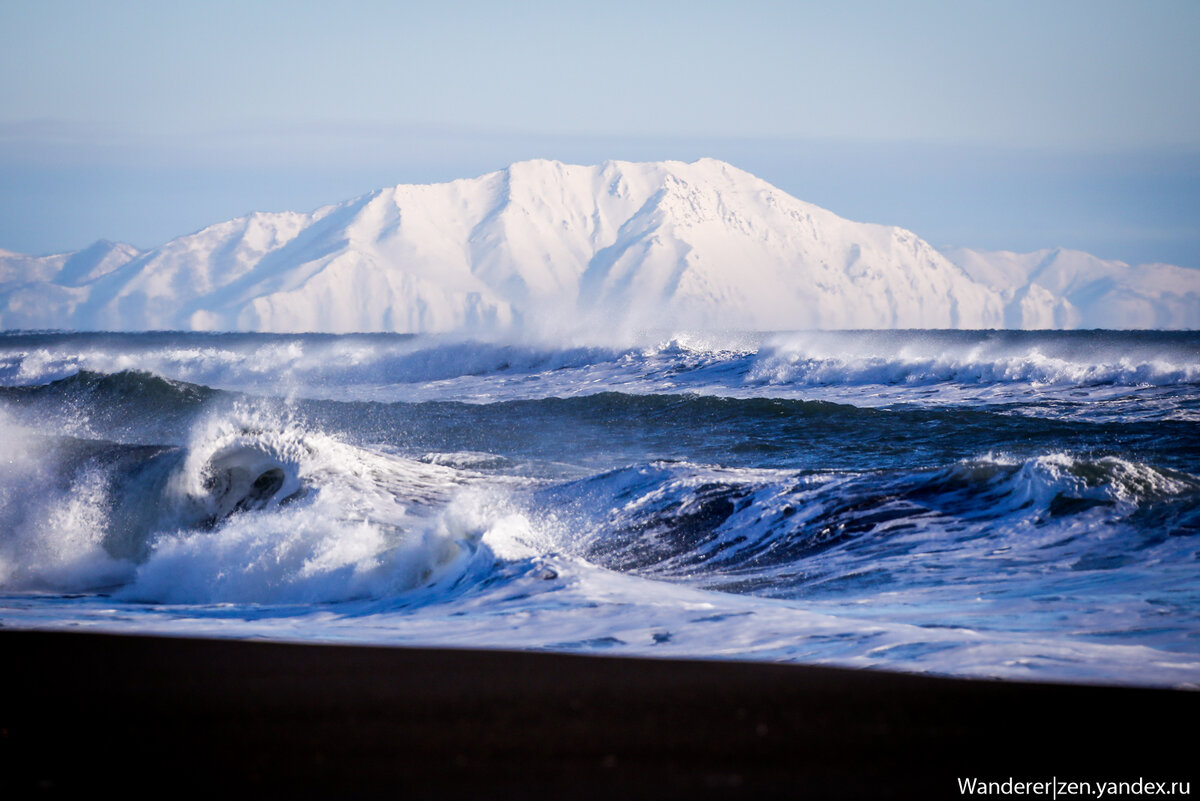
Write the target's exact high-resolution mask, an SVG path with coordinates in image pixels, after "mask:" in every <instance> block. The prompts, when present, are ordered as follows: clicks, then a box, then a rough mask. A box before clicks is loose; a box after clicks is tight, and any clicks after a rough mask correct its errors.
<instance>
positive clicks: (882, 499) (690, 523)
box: [540, 453, 1200, 597]
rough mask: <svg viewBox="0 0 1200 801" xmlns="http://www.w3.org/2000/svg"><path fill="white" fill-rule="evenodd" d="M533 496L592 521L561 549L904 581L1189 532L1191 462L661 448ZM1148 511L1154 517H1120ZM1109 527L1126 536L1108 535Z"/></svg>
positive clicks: (1143, 556)
mask: <svg viewBox="0 0 1200 801" xmlns="http://www.w3.org/2000/svg"><path fill="white" fill-rule="evenodd" d="M540 496H541V497H542V499H543V502H545V503H550V504H553V505H557V506H561V507H564V508H569V509H571V510H573V513H574V515H578V516H579V517H582V518H583V519H584V520H586V521H587V525H584V526H578V527H576V530H579V531H583V532H586V533H585V534H582V535H579V536H575V537H574V538H569V539H573V541H572V543H571V547H572V548H573V549H574V550H576V551H577V552H579V553H582V554H585V555H586V557H587V558H588V559H590V560H592V561H594V562H596V563H598V564H602V565H605V566H607V567H611V568H615V569H619V570H630V571H635V572H639V573H643V574H647V575H654V576H657V577H664V578H682V579H686V580H688V581H691V582H698V583H700V584H701V585H703V586H708V587H714V588H719V589H724V590H737V591H750V592H760V593H766V594H768V595H774V596H779V597H796V596H803V595H810V594H812V593H814V592H822V591H824V590H826V589H827V588H829V587H831V586H832V587H838V588H840V587H841V586H842V585H843V584H845V583H846V582H847V580H848V579H852V578H854V577H857V576H865V575H869V576H870V583H872V584H875V585H881V584H897V585H903V586H907V587H909V588H912V587H918V586H922V585H925V584H929V583H931V582H932V583H936V584H942V583H944V582H945V581H954V580H962V579H963V578H964V577H965V576H972V579H971V580H972V581H974V582H979V581H980V577H979V576H978V575H974V571H972V570H971V569H970V567H969V561H970V560H978V561H979V562H981V563H983V562H986V561H987V560H988V559H989V557H992V556H995V555H997V554H1000V553H1003V554H1005V557H1004V558H1005V560H1016V561H1024V562H1026V563H1028V564H1029V565H1031V566H1032V565H1040V566H1041V567H1040V568H1039V569H1052V568H1056V567H1057V566H1067V567H1069V568H1071V569H1085V568H1086V569H1106V567H1115V566H1123V565H1129V564H1132V563H1134V562H1138V561H1144V560H1147V559H1154V558H1159V556H1160V554H1157V553H1156V551H1155V548H1156V547H1157V546H1160V545H1163V544H1164V543H1167V542H1168V541H1169V540H1170V538H1172V537H1188V536H1191V535H1195V534H1198V533H1200V480H1197V478H1195V477H1194V476H1191V475H1188V474H1184V473H1179V472H1175V471H1170V470H1161V469H1157V468H1154V467H1150V466H1148V465H1142V464H1137V463H1131V462H1127V461H1124V460H1121V459H1116V458H1112V457H1103V458H1099V459H1089V458H1079V457H1072V456H1070V455H1068V454H1061V453H1060V454H1049V455H1046V456H1039V457H1036V458H1032V459H1026V460H1012V459H1006V458H1002V457H985V458H981V459H974V460H970V461H965V462H960V463H956V464H953V465H949V466H946V467H942V468H939V469H932V470H920V471H872V472H867V473H849V474H848V473H815V472H805V473H800V474H795V473H790V472H788V471H778V470H731V469H723V468H714V467H707V466H703V465H695V464H687V463H671V462H656V463H653V464H650V465H643V466H636V467H629V468H624V469H620V470H614V471H611V472H608V473H605V474H602V475H599V476H595V477H592V478H588V479H584V480H581V481H577V482H571V483H569V484H565V485H560V486H556V487H553V488H550V489H547V490H543V491H542V492H541V493H540ZM1147 515H1151V516H1153V517H1154V525H1153V527H1150V528H1147V527H1145V526H1133V525H1129V523H1130V521H1131V520H1133V519H1136V518H1138V517H1139V516H1141V517H1145V516H1147ZM1143 522H1144V521H1143ZM1114 527H1115V528H1118V529H1123V530H1124V531H1126V534H1125V535H1124V536H1119V537H1117V538H1115V539H1114V538H1113V537H1112V529H1113V528H1114ZM1185 547H1187V548H1191V547H1193V546H1191V544H1190V543H1188V544H1187V545H1186V546H1185ZM914 560H915V561H914ZM934 566H936V567H937V569H938V571H940V574H939V573H935V572H933V570H932V568H933V567H934ZM979 567H980V569H981V572H983V573H985V574H986V567H985V566H984V565H983V564H981V565H980V566H979Z"/></svg>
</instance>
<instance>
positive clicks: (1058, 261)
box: [946, 248, 1200, 328]
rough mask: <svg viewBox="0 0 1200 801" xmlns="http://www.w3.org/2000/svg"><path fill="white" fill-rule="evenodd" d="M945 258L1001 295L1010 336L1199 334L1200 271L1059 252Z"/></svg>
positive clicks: (963, 252) (961, 253)
mask: <svg viewBox="0 0 1200 801" xmlns="http://www.w3.org/2000/svg"><path fill="white" fill-rule="evenodd" d="M946 255H947V257H948V258H950V259H951V260H952V261H953V262H954V263H956V264H958V265H959V266H961V267H962V268H963V269H964V270H966V272H967V274H968V275H970V276H971V277H972V278H974V279H975V280H976V281H977V282H979V283H981V284H984V285H986V286H991V287H993V288H994V289H995V290H996V291H997V292H999V293H1000V295H1001V297H1002V298H1003V300H1004V325H1005V327H1006V328H1200V270H1189V269H1186V268H1184V267H1176V266H1174V265H1170V264H1139V265H1137V266H1136V267H1131V266H1130V265H1128V264H1126V263H1125V262H1122V261H1105V260H1104V259H1099V258H1097V257H1095V256H1093V255H1091V254H1089V253H1082V252H1080V251H1078V250H1064V249H1062V248H1058V249H1054V250H1039V251H1035V252H1033V253H1011V252H1008V251H998V252H982V251H974V250H968V249H966V248H959V249H954V250H947V251H946Z"/></svg>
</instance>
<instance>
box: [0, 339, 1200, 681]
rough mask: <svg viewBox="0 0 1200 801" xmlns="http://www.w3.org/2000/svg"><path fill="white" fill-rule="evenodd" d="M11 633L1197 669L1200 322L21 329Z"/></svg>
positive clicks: (1019, 670) (4, 431) (10, 442)
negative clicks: (1146, 328) (963, 327)
mask: <svg viewBox="0 0 1200 801" xmlns="http://www.w3.org/2000/svg"><path fill="white" fill-rule="evenodd" d="M0 442H2V443H3V445H2V451H0V625H3V626H4V627H6V628H18V629H55V630H63V629H75V630H78V629H87V630H93V631H105V632H138V633H157V634H168V635H180V636H203V637H227V638H240V639H262V638H267V639H275V640H285V641H304V642H325V643H342V642H349V643H369V644H389V645H422V646H431V645H436V646H449V647H462V648H501V649H537V650H550V651H562V652H574V653H603V654H606V655H639V656H662V657H688V658H703V659H738V660H769V661H784V662H795V663H803V664H826V665H841V666H851V667H866V668H879V669H886V670H898V671H909V672H921V673H930V674H938V675H955V676H975V677H996V678H1005V679H1020V680H1051V681H1068V682H1089V683H1105V684H1139V685H1155V686H1170V687H1197V686H1200V537H1198V536H1197V535H1198V534H1200V334H1198V333H1189V332H1115V331H1080V332H1019V331H984V332H972V331H895V332H796V333H776V334H736V333H730V334H703V335H701V334H684V333H669V332H665V333H664V332H658V333H656V332H647V333H645V334H643V335H641V336H639V337H636V338H634V339H633V340H631V341H625V342H620V343H618V344H612V343H609V344H596V343H595V342H586V341H579V342H574V341H560V342H546V341H536V340H526V341H481V340H470V339H464V338H454V337H438V336H405V335H272V334H199V333H147V334H72V333H11V332H10V333H6V334H3V335H0Z"/></svg>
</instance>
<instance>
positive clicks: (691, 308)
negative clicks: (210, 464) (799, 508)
mask: <svg viewBox="0 0 1200 801" xmlns="http://www.w3.org/2000/svg"><path fill="white" fill-rule="evenodd" d="M1055 253H1057V254H1058V255H1048V254H1051V251H1039V252H1038V254H1041V255H1038V254H1013V253H1008V252H997V253H985V252H983V251H973V250H969V249H963V248H960V249H948V250H947V251H946V252H945V253H942V252H939V251H938V250H937V249H935V248H933V247H932V246H931V245H929V243H927V242H925V241H924V240H922V239H921V238H920V237H919V236H917V235H916V234H914V233H913V232H911V231H908V230H906V229H903V228H898V227H895V226H886V225H878V224H873V223H857V222H852V221H850V220H846V219H843V218H841V217H839V216H837V215H836V214H834V213H833V212H831V211H828V210H827V209H823V208H821V207H819V206H815V205H813V204H810V203H807V202H805V201H802V200H799V199H797V198H794V197H792V196H791V195H789V194H787V193H786V192H783V191H782V190H780V189H778V188H776V187H774V186H772V185H771V184H769V183H768V182H766V181H764V180H762V179H760V178H758V177H756V176H754V175H752V174H750V173H747V172H744V171H742V170H739V169H738V168H736V167H734V166H732V165H729V164H726V163H725V162H721V161H717V160H715V159H700V160H698V161H695V162H691V163H686V162H679V161H663V162H642V163H635V162H623V161H607V162H604V163H602V164H598V165H591V166H584V165H573V164H563V163H561V162H557V161H548V160H534V161H525V162H518V163H516V164H513V165H510V166H509V167H507V168H505V169H503V170H497V171H494V172H491V173H487V174H485V175H482V176H479V177H477V178H464V179H458V180H456V181H451V182H447V183H441V184H399V185H396V186H392V187H385V188H382V189H377V190H374V191H372V192H368V193H366V194H364V195H361V196H359V197H357V198H352V199H349V200H346V201H342V202H341V203H336V204H331V205H327V206H322V207H320V208H318V209H315V210H313V211H311V212H293V211H285V212H254V213H251V214H248V215H244V216H242V217H237V218H234V219H232V220H226V221H223V222H219V223H215V224H213V225H210V226H206V227H205V228H202V229H200V230H198V231H195V232H193V233H191V234H187V235H184V236H181V237H177V238H175V239H173V240H171V241H169V242H167V243H165V244H163V245H161V246H159V247H157V248H152V249H150V250H147V251H139V250H137V249H136V248H133V247H132V246H128V245H122V244H120V243H104V242H100V243H96V244H94V245H92V246H90V247H89V248H85V249H84V250H82V251H78V252H77V253H73V254H58V255H55V256H45V257H33V256H22V255H20V254H8V253H7V252H5V253H0V328H7V329H14V328H23V329H29V328H68V329H76V330H151V329H178V330H251V331H276V332H298V331H322V332H334V333H344V332H352V331H397V332H409V333H421V332H467V333H480V332H496V331H507V330H514V329H520V330H525V331H533V332H543V333H555V332H560V333H561V332H571V331H605V332H610V333H611V332H615V331H621V330H635V329H644V328H671V327H682V328H697V329H704V328H723V329H749V330H754V329H757V330H764V329H772V330H778V329H806V328H998V327H1010V328H1031V327H1059V328H1061V327H1080V326H1085V327H1093V326H1092V323H1093V322H1094V321H1095V320H1097V319H1101V318H1103V319H1105V320H1107V321H1108V324H1107V325H1105V326H1104V327H1116V328H1121V327H1162V328H1192V327H1200V270H1187V269H1186V268H1181V267H1173V266H1170V265H1141V266H1139V267H1130V266H1129V265H1125V264H1124V263H1121V262H1108V261H1104V260H1102V259H1098V258H1096V257H1094V256H1090V255H1088V254H1080V253H1078V252H1075V251H1061V250H1060V251H1056V252H1055ZM72 260H73V261H72ZM1042 262H1046V263H1044V264H1043V263H1042ZM1143 273H1144V275H1143ZM1093 274H1094V279H1092V280H1087V278H1088V276H1089V275H1093ZM1143 278H1144V280H1143ZM1147 321H1149V322H1151V323H1153V325H1151V326H1147V325H1146V323H1147Z"/></svg>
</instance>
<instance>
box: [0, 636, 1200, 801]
mask: <svg viewBox="0 0 1200 801" xmlns="http://www.w3.org/2000/svg"><path fill="white" fill-rule="evenodd" d="M0 644H3V653H4V658H3V660H0V662H2V664H3V668H0V675H2V678H3V685H2V686H3V687H4V695H3V698H2V699H0V701H2V702H0V776H2V778H0V789H2V790H4V795H5V796H6V797H11V798H16V797H26V796H29V795H36V796H42V797H54V796H76V795H78V794H80V793H83V792H87V793H92V792H95V791H96V790H97V789H102V788H111V789H114V790H117V791H122V792H123V791H128V790H131V789H132V790H141V791H150V790H156V791H158V792H162V791H164V790H169V789H170V788H173V787H183V788H186V789H201V788H202V789H205V790H207V791H212V792H226V793H233V794H235V795H239V796H240V795H248V794H254V795H256V796H267V797H272V796H277V795H278V796H283V795H286V796H289V797H297V796H302V797H313V798H316V797H376V796H389V797H390V796H399V795H405V796H408V797H423V798H476V797H482V796H498V797H508V796H516V797H572V798H609V797H613V796H614V795H616V794H618V793H620V794H624V795H630V796H633V797H651V796H653V797H685V796H686V797H689V798H694V797H745V798H762V797H776V796H778V797H782V796H784V795H786V796H788V797H796V796H803V795H805V794H806V793H807V794H809V795H811V797H816V798H827V797H833V798H887V797H905V796H909V795H912V794H914V793H918V794H921V795H924V796H925V797H931V798H932V797H939V798H940V797H947V798H949V797H961V795H960V793H959V791H958V786H957V783H956V780H957V779H959V778H976V779H981V780H989V781H991V780H998V781H1004V780H1006V779H1008V778H1010V777H1011V778H1013V779H1015V780H1016V781H1042V780H1049V779H1051V778H1053V777H1057V778H1058V779H1059V780H1074V781H1093V782H1094V781H1136V780H1138V779H1140V778H1141V779H1145V780H1146V781H1167V782H1168V784H1169V783H1170V782H1171V781H1190V780H1191V779H1192V775H1191V774H1192V773H1194V772H1195V770H1194V765H1195V764H1196V762H1195V749H1194V745H1193V744H1192V742H1191V739H1190V738H1189V737H1178V736H1173V735H1172V734H1171V733H1170V732H1171V731H1172V730H1173V729H1177V728H1178V726H1179V725H1181V724H1182V725H1183V726H1187V725H1188V724H1189V723H1191V721H1193V720H1195V717H1196V715H1197V713H1200V692H1193V691H1187V690H1171V689H1154V688H1140V687H1112V686H1096V685H1069V684H1038V683H1024V682H1010V681H1000V680H981V679H963V678H945V677H931V676H924V675H912V674H902V673H887V672H883V671H878V670H858V669H847V668H831V667H816V666H804V665H795V664H779V663H755V662H729V661H699V660H695V661H693V660H670V659H647V658H637V657H610V656H593V655H577V654H558V653H547V652H523V651H492V650H451V649H442V648H409V647H384V646H362V645H313V644H294V643H280V642H264V641H251V640H217V639H214V640H207V639H193V638H182V637H180V638H176V637H154V636H139V635H125V634H98V633H77V632H45V631H17V630H0ZM1172 724H1174V725H1172Z"/></svg>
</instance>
